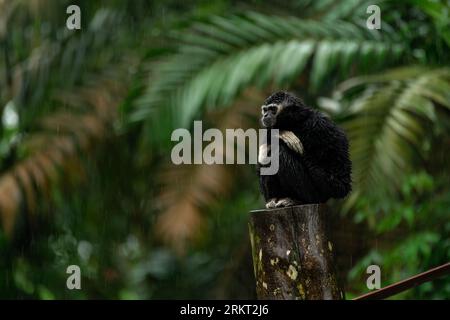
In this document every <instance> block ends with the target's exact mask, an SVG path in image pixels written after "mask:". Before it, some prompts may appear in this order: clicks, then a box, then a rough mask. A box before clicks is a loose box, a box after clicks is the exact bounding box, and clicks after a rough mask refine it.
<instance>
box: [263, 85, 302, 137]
mask: <svg viewBox="0 0 450 320" xmlns="http://www.w3.org/2000/svg"><path fill="white" fill-rule="evenodd" d="M303 109H305V105H304V103H303V101H302V100H301V99H299V98H297V97H296V96H294V95H293V94H291V93H289V92H285V91H278V92H275V93H273V94H272V95H270V97H268V98H267V99H266V101H265V102H264V104H263V105H262V106H261V114H262V117H261V123H262V125H263V126H264V127H266V128H278V129H286V128H284V127H286V126H289V119H291V118H292V116H291V114H292V113H296V112H300V111H301V110H303Z"/></svg>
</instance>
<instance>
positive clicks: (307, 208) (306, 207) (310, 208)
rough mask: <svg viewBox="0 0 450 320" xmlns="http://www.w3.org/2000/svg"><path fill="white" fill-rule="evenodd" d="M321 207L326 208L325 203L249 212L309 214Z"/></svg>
mask: <svg viewBox="0 0 450 320" xmlns="http://www.w3.org/2000/svg"><path fill="white" fill-rule="evenodd" d="M322 207H326V204H325V203H312V204H302V205H298V206H291V207H283V208H274V209H256V210H252V211H250V213H251V214H262V213H266V214H282V213H289V212H292V211H296V212H311V211H317V210H319V209H320V208H322Z"/></svg>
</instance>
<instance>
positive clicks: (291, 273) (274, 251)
mask: <svg viewBox="0 0 450 320" xmlns="http://www.w3.org/2000/svg"><path fill="white" fill-rule="evenodd" d="M326 212H327V207H326V205H324V204H311V205H301V206H294V207H287V208H279V209H267V210H254V211H251V213H250V222H249V230H250V241H251V246H252V254H253V266H254V272H255V278H256V293H257V296H258V299H280V300H319V299H324V300H341V299H344V292H343V290H342V289H341V288H340V287H339V285H338V281H337V279H336V273H335V270H334V265H333V244H332V243H331V242H330V240H329V239H328V237H327V236H326V228H325V222H324V219H325V218H326Z"/></svg>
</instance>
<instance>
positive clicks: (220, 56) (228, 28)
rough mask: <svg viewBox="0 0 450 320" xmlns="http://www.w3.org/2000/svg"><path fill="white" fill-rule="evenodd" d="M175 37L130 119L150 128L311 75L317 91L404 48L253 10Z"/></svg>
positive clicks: (331, 24) (340, 23)
mask: <svg viewBox="0 0 450 320" xmlns="http://www.w3.org/2000/svg"><path fill="white" fill-rule="evenodd" d="M175 39H177V40H178V41H179V42H181V44H180V45H179V46H178V47H177V48H176V53H175V54H173V55H172V56H171V57H170V58H168V59H166V60H164V61H158V62H157V63H154V64H152V66H151V70H152V71H151V73H150V76H149V80H148V83H149V86H148V88H147V90H146V93H145V94H144V95H143V97H142V98H141V99H140V100H139V101H138V103H137V104H136V108H135V110H134V112H133V113H132V115H131V117H130V119H131V120H132V121H140V120H146V121H148V123H149V126H153V125H154V121H152V119H158V116H157V115H159V114H162V113H164V114H169V115H170V116H171V117H172V126H171V127H172V128H173V127H179V126H186V125H187V124H188V123H189V122H190V121H191V120H192V119H193V117H195V116H196V115H198V114H199V113H200V112H201V111H202V110H204V108H206V109H207V110H211V109H215V108H220V107H224V106H227V105H229V104H230V103H232V102H233V101H234V100H235V99H236V98H237V97H238V96H239V94H240V93H241V92H242V90H244V89H245V88H247V87H251V86H254V87H257V88H264V87H267V86H272V87H274V86H276V87H289V86H290V85H291V84H292V83H293V80H294V79H295V78H296V77H298V76H299V75H300V74H302V73H306V74H309V79H310V84H311V88H312V89H313V90H316V91H317V90H318V89H319V87H320V85H321V84H323V83H324V82H325V80H326V81H327V82H329V81H330V79H329V78H330V77H331V76H332V75H333V74H334V75H336V74H340V75H345V74H349V73H350V72H351V71H352V70H353V69H358V68H359V69H361V70H373V68H377V67H379V66H381V65H383V64H386V63H387V62H386V61H389V63H392V62H393V61H395V60H396V58H398V57H399V54H400V53H401V52H402V51H403V49H404V48H403V47H402V46H401V45H399V44H398V43H396V42H395V41H393V40H392V39H391V38H389V37H387V36H381V35H380V34H378V33H371V32H368V30H367V29H365V28H360V27H358V26H357V25H356V24H355V23H353V22H348V21H344V20H339V19H335V20H326V21H321V22H319V21H316V20H306V19H300V18H296V17H277V16H268V15H262V14H258V13H253V12H252V13H247V14H245V15H241V16H231V17H227V18H224V17H213V18H211V20H210V21H209V22H207V23H197V24H194V25H193V27H192V28H191V29H190V30H188V31H186V32H184V33H181V34H178V35H176V38H175ZM387 58H389V59H387ZM350 67H352V70H351V68H350ZM165 136H167V135H165Z"/></svg>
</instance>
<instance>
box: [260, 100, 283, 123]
mask: <svg viewBox="0 0 450 320" xmlns="http://www.w3.org/2000/svg"><path fill="white" fill-rule="evenodd" d="M283 107H284V106H283V104H281V103H280V104H276V103H270V104H267V105H266V104H265V105H262V106H261V114H262V117H261V123H262V125H263V126H264V127H266V128H272V127H273V126H275V124H276V123H277V116H278V114H279V113H280V112H281V110H282V109H283Z"/></svg>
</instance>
